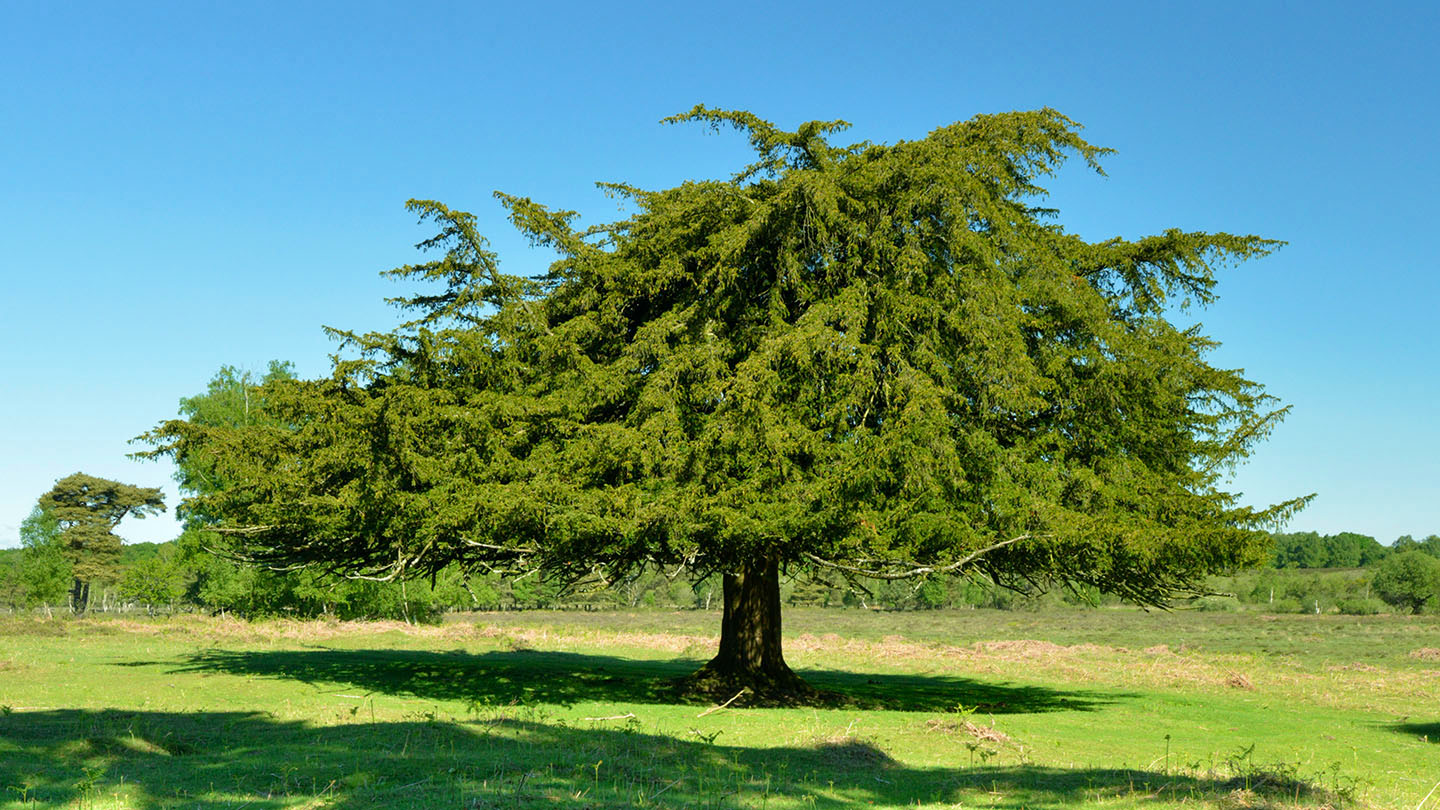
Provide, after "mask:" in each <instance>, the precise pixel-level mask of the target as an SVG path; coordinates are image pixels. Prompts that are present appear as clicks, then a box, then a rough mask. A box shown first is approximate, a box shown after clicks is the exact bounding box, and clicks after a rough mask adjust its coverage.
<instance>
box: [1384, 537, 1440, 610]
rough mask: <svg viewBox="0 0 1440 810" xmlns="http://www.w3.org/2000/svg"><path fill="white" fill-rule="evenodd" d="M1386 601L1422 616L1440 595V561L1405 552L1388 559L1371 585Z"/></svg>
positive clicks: (1415, 552) (1417, 553)
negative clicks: (1420, 613) (1423, 611)
mask: <svg viewBox="0 0 1440 810" xmlns="http://www.w3.org/2000/svg"><path fill="white" fill-rule="evenodd" d="M1371 585H1372V587H1374V589H1375V593H1377V594H1379V595H1380V598H1381V599H1384V600H1385V601H1386V602H1389V603H1390V604H1392V605H1394V606H1396V607H1399V608H1405V609H1406V610H1409V611H1410V612H1411V613H1419V612H1420V611H1421V610H1423V609H1424V608H1425V606H1426V605H1427V604H1429V603H1430V602H1432V601H1435V599H1436V597H1437V596H1440V560H1437V559H1436V558H1434V557H1431V556H1430V555H1428V554H1426V553H1424V552H1423V551H1405V552H1401V553H1400V554H1395V555H1392V556H1390V557H1388V558H1386V560H1385V562H1382V563H1380V565H1379V566H1378V567H1377V568H1376V569H1375V579H1374V580H1373V581H1372V583H1371Z"/></svg>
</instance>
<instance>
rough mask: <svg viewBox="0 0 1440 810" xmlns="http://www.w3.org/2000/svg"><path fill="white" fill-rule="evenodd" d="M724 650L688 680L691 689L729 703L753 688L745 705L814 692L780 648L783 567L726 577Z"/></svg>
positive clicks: (768, 564) (793, 699)
mask: <svg viewBox="0 0 1440 810" xmlns="http://www.w3.org/2000/svg"><path fill="white" fill-rule="evenodd" d="M724 583H725V584H724V599H725V613H724V617H723V618H722V619H721V620H720V649H719V651H718V653H717V654H716V655H715V657H714V658H713V659H711V661H710V663H708V664H706V665H705V666H704V667H702V668H701V669H700V671H698V672H696V673H695V674H694V675H692V676H690V678H689V686H690V687H691V691H696V692H701V693H704V694H706V695H707V696H709V697H711V698H713V699H717V700H728V699H730V698H731V697H733V696H735V695H736V694H738V693H739V692H740V691H741V690H742V689H747V688H748V689H749V690H750V694H749V696H748V697H747V698H746V699H745V702H746V703H749V704H751V705H754V704H757V703H759V704H775V703H782V704H788V703H797V702H801V701H803V700H805V699H807V698H810V697H812V696H814V695H815V694H816V693H815V690H814V689H813V688H811V687H810V686H809V685H808V684H806V683H805V682H804V681H802V680H800V677H799V676H797V675H796V674H795V673H794V672H793V671H791V669H790V667H789V666H788V665H787V664H786V663H785V654H784V651H783V650H782V649H781V647H780V638H781V636H780V565H779V563H778V561H776V560H773V559H771V560H761V561H758V562H756V563H754V564H753V565H750V566H747V567H746V568H745V569H743V570H742V571H740V572H739V573H736V574H726V575H725V577H724Z"/></svg>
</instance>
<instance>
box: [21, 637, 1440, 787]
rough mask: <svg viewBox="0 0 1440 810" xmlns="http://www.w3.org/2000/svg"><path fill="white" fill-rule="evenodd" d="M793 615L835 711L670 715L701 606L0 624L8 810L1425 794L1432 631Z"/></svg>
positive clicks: (798, 652)
mask: <svg viewBox="0 0 1440 810" xmlns="http://www.w3.org/2000/svg"><path fill="white" fill-rule="evenodd" d="M786 621H787V640H788V645H787V651H786V652H787V656H788V657H789V659H790V660H791V663H792V665H793V666H795V667H796V668H797V669H798V670H800V671H801V672H802V674H803V675H804V676H805V677H806V678H807V679H809V680H811V681H812V682H813V683H814V684H815V685H817V686H820V687H822V688H824V689H827V690H830V691H832V692H838V693H840V694H842V695H845V696H847V700H846V703H845V705H842V706H839V707H835V708H824V709H744V708H734V707H732V708H727V709H724V710H721V711H711V712H709V713H706V712H707V709H709V708H710V707H708V706H705V705H693V704H689V703H684V702H679V701H678V700H677V699H676V698H675V697H674V696H673V693H672V691H671V690H670V683H671V681H672V680H673V679H674V678H676V677H678V676H680V675H683V674H684V673H686V672H688V671H690V670H692V669H693V668H695V667H696V666H698V665H699V664H700V663H702V662H703V660H704V658H705V657H707V656H708V655H709V654H710V652H711V650H712V649H713V643H714V633H715V630H716V624H717V617H716V616H715V614H705V613H666V612H654V613H637V614H553V613H552V614H544V613H523V614H499V615H484V616H475V617H463V620H461V621H455V622H451V623H447V624H445V625H443V626H439V627H409V626H406V625H403V624H397V623H373V624H335V623H318V622H308V623H302V622H266V623H257V624H253V625H252V624H245V623H241V622H234V621H221V620H215V619H204V618H198V617H176V618H173V619H161V620H155V621H139V622H137V621H129V620H126V621H105V620H85V621H73V620H71V621H66V620H55V621H36V620H29V619H11V620H7V621H4V622H0V790H3V791H4V793H3V795H0V807H96V808H103V807H117V808H119V807H124V808H151V807H157V808H158V807H165V808H170V807H175V808H180V807H206V808H220V807H241V806H246V807H261V808H269V807H274V808H279V807H344V808H351V807H476V808H479V807H496V808H499V807H522V808H528V807H557V806H558V807H573V808H582V807H623V806H663V807H715V808H720V807H726V808H729V807H765V808H770V807H774V808H792V807H793V808H808V807H850V806H880V807H884V806H889V807H905V806H922V807H953V806H957V805H958V806H962V807H997V808H1021V807H1031V808H1034V807H1062V806H1064V807H1071V806H1089V807H1214V808H1238V807H1289V806H1295V805H1299V806H1324V805H1327V804H1328V805H1339V804H1352V803H1353V804H1358V805H1371V806H1376V807H1395V808H1401V807H1405V808H1414V807H1415V806H1416V805H1417V804H1418V803H1419V802H1420V801H1421V799H1422V798H1424V796H1425V795H1426V793H1427V792H1428V791H1429V790H1430V789H1431V787H1432V785H1433V784H1434V783H1435V782H1436V781H1437V780H1440V745H1437V743H1436V742H1435V741H1436V740H1437V739H1440V733H1437V725H1440V707H1437V700H1436V697H1437V695H1440V662H1437V661H1435V660H1433V659H1427V658H1426V657H1425V655H1424V654H1421V655H1418V656H1417V655H1412V654H1411V653H1413V652H1415V651H1417V650H1418V651H1424V650H1427V649H1437V648H1440V623H1437V622H1435V621H1433V620H1428V619H1418V620H1407V619H1403V618H1401V617H1366V618H1364V619H1356V618H1353V617H1350V618H1346V619H1344V620H1343V621H1342V620H1339V619H1338V617H1327V616H1319V617H1303V616H1301V617H1283V619H1281V620H1274V619H1269V618H1265V617H1259V616H1255V615H1249V614H1238V615H1236V614H1224V615H1220V616H1216V615H1213V614H1168V615H1167V614H1148V615H1147V614H1142V613H1139V612H1134V611H1065V612H1055V613H1049V614H1013V613H1000V612H989V611H965V612H959V613H940V614H933V613H923V614H917V613H909V614H873V613H869V612H864V611H820V610H796V611H791V612H789V613H787V616H786ZM1247 639H1249V640H1250V641H1249V644H1248V645H1247V643H1246V640H1247ZM1375 639H1385V640H1386V645H1385V652H1384V654H1371V653H1370V652H1369V651H1370V650H1372V649H1373V648H1374V647H1375V646H1376V642H1375ZM1431 801H1432V802H1433V801H1435V799H1433V798H1432V799H1431Z"/></svg>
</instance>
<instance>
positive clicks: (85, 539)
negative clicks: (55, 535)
mask: <svg viewBox="0 0 1440 810" xmlns="http://www.w3.org/2000/svg"><path fill="white" fill-rule="evenodd" d="M38 508H39V509H40V510H41V512H42V513H43V514H44V515H45V516H46V518H45V519H47V520H52V521H54V524H55V526H57V527H58V528H59V531H60V540H61V543H62V545H63V548H64V552H65V556H66V558H67V559H68V560H69V561H70V565H71V570H72V575H73V577H74V585H73V588H72V591H71V604H72V607H73V608H74V610H75V612H77V613H83V612H84V611H85V607H86V603H87V601H88V600H89V585H90V582H91V581H92V580H94V579H97V578H100V577H108V576H112V575H113V574H114V572H115V568H116V563H118V562H119V559H120V545H121V543H120V538H119V537H118V536H117V535H116V534H115V527H117V526H119V525H120V521H122V520H124V519H125V518H126V517H129V516H131V515H134V516H135V517H142V518H143V517H145V516H146V515H155V514H159V513H160V512H163V511H165V501H164V497H163V495H162V494H161V492H160V490H159V489H155V488H153V487H137V486H132V485H130V484H122V483H120V482H119V481H111V480H110V479H108V478H96V477H95V476H93V475H86V474H84V473H75V474H74V475H70V476H66V477H65V478H62V479H60V480H59V481H56V482H55V486H54V488H52V489H51V490H50V491H49V492H47V493H45V494H44V495H41V496H40V501H39V504H38Z"/></svg>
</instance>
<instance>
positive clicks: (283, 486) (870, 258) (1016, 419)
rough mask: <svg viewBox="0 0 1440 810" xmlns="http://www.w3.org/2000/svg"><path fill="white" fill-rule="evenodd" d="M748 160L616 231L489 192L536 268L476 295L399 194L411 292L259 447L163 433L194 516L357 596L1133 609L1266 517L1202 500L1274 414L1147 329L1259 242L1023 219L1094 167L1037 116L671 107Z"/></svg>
mask: <svg viewBox="0 0 1440 810" xmlns="http://www.w3.org/2000/svg"><path fill="white" fill-rule="evenodd" d="M667 120H670V121H676V122H680V121H694V122H700V123H703V124H708V125H710V126H711V127H714V128H717V129H718V128H724V127H733V128H736V129H738V130H740V131H741V132H742V133H744V134H745V135H746V136H747V137H748V138H749V140H750V143H751V145H752V146H753V147H754V148H755V151H756V155H757V160H756V162H755V163H753V164H751V165H749V166H746V167H744V168H743V169H741V170H740V171H739V172H737V173H736V174H735V176H734V177H732V178H731V179H730V180H728V181H695V182H687V183H683V184H681V185H679V186H676V187H674V188H669V189H663V190H659V191H649V190H642V189H638V188H634V187H630V186H625V185H622V184H608V185H606V186H605V187H606V188H607V189H608V190H610V191H611V192H612V193H614V194H616V195H620V196H622V197H624V198H625V199H626V200H628V202H629V204H630V205H631V207H632V209H633V213H632V214H631V215H630V216H628V217H627V218H625V219H622V220H620V221H618V222H614V223H609V224H605V225H599V226H593V227H589V228H583V229H581V228H578V227H576V225H575V222H576V214H575V213H574V212H569V211H552V210H550V209H548V208H546V207H544V206H542V205H540V204H537V203H535V202H533V201H531V200H529V199H526V198H520V197H513V196H509V195H505V194H497V196H498V197H499V199H500V200H501V202H502V204H504V205H505V206H506V208H507V209H508V210H509V212H510V218H511V221H512V222H513V223H514V224H515V225H516V227H518V228H519V229H520V230H521V231H522V232H523V233H525V234H526V235H527V236H529V237H530V239H531V240H532V241H533V242H535V243H537V244H542V245H546V246H549V247H551V248H553V249H554V250H556V251H557V252H558V253H559V255H560V258H559V259H558V260H557V261H556V262H555V263H554V264H553V265H552V266H551V267H550V269H549V271H548V272H547V273H546V274H544V275H543V276H541V277H538V278H533V279H525V278H518V277H514V276H507V275H505V274H503V273H501V272H500V270H499V267H498V262H497V259H496V257H495V256H494V254H493V253H491V252H490V251H489V249H488V246H487V245H486V243H485V240H484V239H483V237H481V236H480V235H479V233H478V232H477V231H476V228H475V219H474V217H472V216H471V215H469V214H466V213H464V212H459V211H453V210H451V209H449V208H448V207H446V206H444V205H443V204H441V203H438V202H433V201H411V202H410V203H409V208H410V210H411V211H412V212H415V213H418V214H419V216H420V218H421V220H422V221H431V222H434V223H436V224H437V225H438V226H439V229H440V231H439V233H438V234H437V235H436V236H435V237H433V238H432V239H429V240H426V241H425V242H422V243H421V244H420V247H421V248H422V249H431V250H443V251H444V255H443V257H442V258H440V259H438V260H434V261H430V262H426V263H423V264H418V265H407V266H405V267H401V268H397V269H395V270H393V271H389V272H390V274H391V275H393V276H396V277H398V278H401V279H409V280H416V281H422V282H438V283H439V284H441V285H443V289H441V290H440V291H438V292H434V291H431V292H426V293H422V294H417V295H414V296H410V297H401V298H397V299H394V302H395V303H397V304H398V305H400V306H402V307H404V308H407V309H409V310H411V311H413V312H415V313H416V318H415V319H414V320H413V321H412V322H411V323H410V324H408V325H407V327H406V328H404V329H402V330H399V331H397V332H394V333H388V334H367V335H358V334H354V333H349V332H339V333H337V335H339V336H340V337H341V338H342V339H343V340H345V341H347V342H349V343H350V344H352V345H354V346H357V347H358V348H359V349H360V355H359V357H358V358H356V359H352V360H345V361H340V362H337V363H336V365H335V369H334V372H333V374H332V376H331V377H330V378H329V379H325V380H315V381H278V382H276V383H275V384H273V385H270V386H267V387H266V400H265V402H266V405H265V407H266V408H267V410H268V411H269V413H270V414H271V416H272V417H273V418H274V419H276V420H278V421H279V422H281V423H284V424H285V425H287V426H290V427H289V428H287V429H275V428H256V429H243V430H242V429H232V428H225V429H218V428H213V427H209V426H205V425H199V424H196V423H194V422H193V421H192V422H189V423H180V422H171V423H167V424H166V425H163V426H161V427H160V428H158V429H157V430H156V431H154V432H152V433H151V434H149V435H148V438H149V440H150V441H151V442H152V443H153V444H154V445H155V446H156V450H155V451H154V453H157V454H158V453H172V454H174V455H175V456H176V457H177V458H179V459H183V458H187V457H189V456H191V455H192V454H196V453H202V452H203V453H210V454H212V455H213V457H214V458H215V459H216V460H217V464H220V465H222V466H224V467H225V470H226V472H225V476H226V477H227V480H234V481H237V482H243V483H240V484H238V485H237V486H235V487H233V488H229V489H226V490H225V491H222V492H216V493H213V494H208V495H204V496H201V497H200V498H198V499H196V501H197V502H199V503H200V504H203V508H205V509H207V510H210V511H213V513H214V514H217V515H224V516H225V520H226V521H227V522H228V524H229V525H228V530H229V531H231V532H233V533H236V534H237V536H243V537H244V538H245V539H246V542H247V544H248V545H249V548H250V551H251V553H252V554H254V555H255V557H256V558H257V559H262V560H267V561H271V562H275V563H290V564H307V563H310V564H320V565H327V566H336V567H339V568H342V569H345V570H350V571H355V572H361V573H368V574H371V575H377V576H390V575H403V574H405V573H407V572H419V573H424V572H429V571H434V570H437V569H438V568H439V567H443V566H444V565H446V564H449V563H451V562H457V561H458V562H462V563H467V564H479V565H540V566H542V567H544V568H546V569H547V570H550V571H552V572H555V573H557V574H559V575H562V576H566V577H572V578H573V577H580V576H584V575H586V574H588V573H593V572H600V573H602V574H606V575H614V574H615V573H616V572H620V571H624V570H626V569H628V568H630V567H633V566H634V565H637V564H640V563H641V562H644V561H654V562H659V563H662V564H666V565H680V564H683V565H686V566H689V567H690V568H691V569H692V570H694V571H696V572H699V573H709V572H715V571H728V570H734V569H735V568H736V567H737V566H745V565H748V564H749V563H750V562H753V561H756V560H776V561H779V562H780V563H781V564H783V565H819V566H824V567H828V568H832V569H834V570H837V571H839V572H841V573H843V574H846V575H851V576H868V577H898V576H911V575H924V574H927V573H933V572H937V571H959V570H965V571H973V572H977V573H984V574H986V575H988V576H990V577H992V578H994V579H995V580H996V581H998V582H1001V583H1004V584H1009V585H1013V586H1016V587H1025V586H1026V585H1027V584H1031V583H1042V582H1046V581H1065V582H1083V583H1088V584H1092V585H1097V586H1099V587H1102V588H1106V589H1109V590H1111V591H1114V592H1118V593H1120V594H1121V595H1124V596H1127V597H1129V598H1131V599H1134V600H1136V601H1139V602H1144V603H1158V602H1161V601H1163V600H1164V599H1165V598H1167V597H1168V596H1169V595H1171V594H1172V593H1175V592H1177V591H1178V590H1184V589H1193V588H1198V587H1200V584H1201V579H1202V577H1203V576H1204V575H1206V574H1208V573H1211V572H1213V571H1218V570H1224V569H1228V568H1232V567H1235V566H1239V565H1244V564H1249V563H1253V562H1258V561H1259V560H1260V559H1261V558H1262V557H1263V555H1264V554H1265V553H1266V551H1267V550H1268V549H1267V540H1266V538H1265V536H1264V535H1263V533H1261V532H1259V531H1258V528H1259V527H1260V526H1261V525H1264V524H1265V523H1266V522H1267V521H1272V520H1274V519H1276V518H1278V517H1281V516H1284V515H1286V514H1288V513H1289V512H1290V511H1293V510H1294V509H1295V508H1298V507H1299V506H1300V505H1301V504H1302V503H1303V500H1304V499H1297V500H1295V501H1290V502H1287V503H1284V504H1279V505H1277V506H1274V507H1271V508H1269V509H1258V510H1257V509H1253V508H1250V507H1246V506H1243V505H1241V504H1239V502H1238V499H1237V497H1236V496H1235V495H1233V494H1231V493H1228V492H1225V491H1224V490H1223V489H1221V487H1220V485H1221V483H1222V482H1223V476H1224V474H1225V473H1226V472H1227V471H1228V469H1229V468H1230V467H1231V466H1232V465H1234V464H1235V463H1237V462H1238V461H1240V460H1241V459H1243V458H1244V457H1245V456H1246V455H1248V453H1249V452H1250V450H1251V449H1252V447H1253V446H1254V444H1255V443H1256V442H1257V441H1258V440H1260V439H1261V438H1263V437H1264V436H1265V435H1266V434H1267V433H1268V431H1269V430H1270V429H1272V428H1273V426H1274V425H1275V424H1276V423H1277V421H1278V420H1279V419H1280V418H1281V417H1282V416H1283V414H1284V409H1279V408H1276V407H1275V403H1274V400H1273V398H1271V397H1269V396H1268V395H1266V394H1265V393H1264V391H1263V389H1262V388H1261V387H1260V386H1259V385H1258V384H1256V383H1253V382H1251V381H1249V380H1247V379H1245V378H1244V377H1243V375H1242V374H1241V373H1240V372H1238V371H1233V370H1225V369H1219V368H1215V367H1213V366H1211V365H1210V364H1209V363H1208V362H1206V359H1205V357H1206V355H1207V353H1208V352H1209V351H1210V350H1211V349H1213V348H1214V346H1215V345H1216V344H1215V342H1214V341H1213V340H1211V339H1210V338H1208V337H1206V336H1204V335H1203V334H1201V333H1200V331H1199V329H1198V327H1180V326H1176V325H1174V324H1172V323H1171V322H1170V320H1168V319H1167V315H1168V313H1170V312H1171V311H1172V310H1173V307H1172V304H1174V303H1176V302H1177V301H1178V302H1179V303H1182V304H1183V303H1195V304H1200V305H1203V304H1205V303H1208V302H1209V301H1211V300H1212V299H1213V296H1214V293H1213V289H1214V285H1215V278H1214V269H1215V268H1216V267H1217V266H1219V265H1222V264H1224V263H1227V262H1231V261H1238V260H1242V259H1246V258H1253V257H1258V256H1262V255H1264V254H1266V253H1268V252H1269V251H1271V250H1273V249H1274V248H1275V247H1276V246H1277V245H1278V244H1279V243H1277V242H1274V241H1272V240H1267V239H1262V238H1259V237H1255V236H1236V235H1232V234H1226V233H1218V234H1209V233H1197V232H1185V231H1181V230H1170V231H1166V232H1165V233H1163V234H1160V235H1157V236H1149V237H1144V238H1141V239H1138V240H1133V241H1132V240H1126V239H1121V238H1118V237H1117V238H1114V239H1109V240H1105V241H1101V242H1086V241H1084V240H1082V239H1080V238H1079V237H1077V236H1075V235H1073V234H1068V233H1066V232H1065V231H1064V230H1063V228H1061V227H1060V226H1059V225H1058V224H1057V223H1056V222H1055V216H1056V212H1054V211H1052V210H1050V209H1046V208H1043V207H1040V206H1038V205H1036V203H1037V202H1038V201H1039V200H1041V199H1042V198H1043V197H1044V194H1045V189H1044V188H1043V187H1042V186H1041V185H1040V183H1041V182H1042V181H1043V179H1044V178H1045V177H1046V176H1048V175H1050V174H1053V173H1054V172H1055V171H1056V170H1057V169H1058V168H1059V166H1060V165H1061V164H1062V163H1063V162H1064V160H1065V159H1066V158H1067V157H1069V156H1072V155H1078V156H1080V157H1081V158H1082V159H1083V160H1084V161H1085V162H1086V163H1087V164H1089V165H1090V166H1091V167H1093V168H1095V169H1097V170H1098V169H1099V164H1098V160H1099V159H1100V158H1101V157H1102V156H1103V155H1104V154H1105V153H1106V152H1107V150H1104V149H1102V148H1099V147H1096V146H1094V145H1091V144H1089V143H1088V142H1086V141H1084V140H1083V139H1082V138H1081V137H1080V135H1079V127H1078V126H1077V125H1076V124H1075V123H1074V122H1073V121H1071V120H1070V119H1068V118H1066V117H1065V116H1063V115H1060V114H1059V113H1057V112H1055V111H1053V110H1048V109H1046V110H1038V111H1033V112H1018V113H1006V114H1001V115H992V116H978V117H976V118H973V119H971V120H969V121H966V122H963V123H957V124H953V125H950V126H946V127H941V128H939V129H937V130H935V131H934V132H932V133H930V135H929V136H927V137H926V138H924V139H921V140H918V141H910V142H900V143H897V144H894V145H878V144H871V143H858V144H852V145H849V146H834V145H832V144H830V143H829V141H828V140H827V136H829V135H831V134H833V133H835V132H838V131H840V130H841V129H842V128H843V127H844V124H843V122H810V123H807V124H804V125H802V126H801V127H799V128H798V129H797V130H796V131H794V132H785V131H783V130H780V129H779V128H777V127H775V126H774V125H772V124H770V123H769V122H766V121H763V120H761V119H759V118H758V117H756V116H754V115H752V114H750V113H745V112H735V111H723V110H711V109H708V108H705V107H696V108H695V109H693V110H691V111H690V112H688V113H685V114H682V115H680V116H676V117H675V118H673V119H667Z"/></svg>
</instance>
